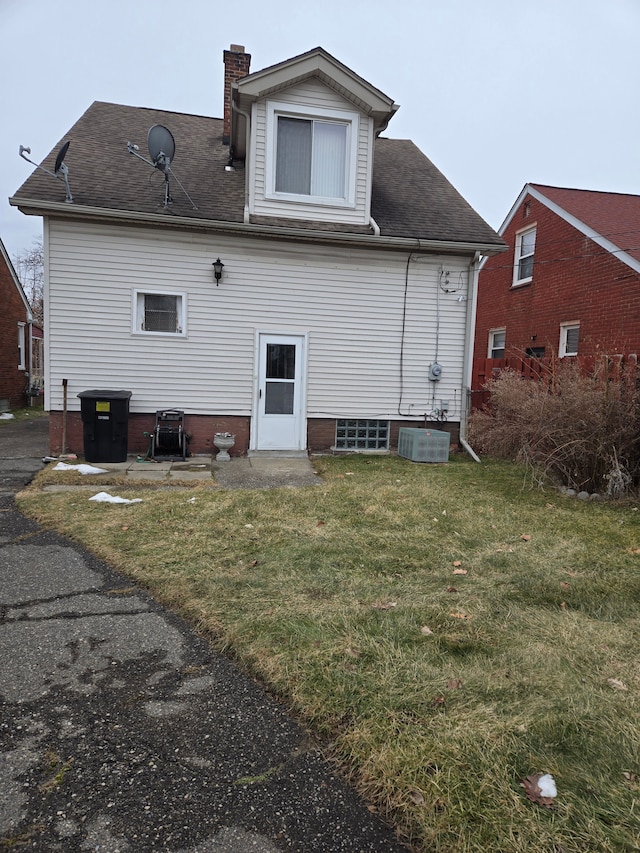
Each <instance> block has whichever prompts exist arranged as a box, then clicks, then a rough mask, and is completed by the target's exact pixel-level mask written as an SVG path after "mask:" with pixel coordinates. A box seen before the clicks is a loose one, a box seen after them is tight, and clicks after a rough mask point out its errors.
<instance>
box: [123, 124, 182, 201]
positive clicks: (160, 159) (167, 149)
mask: <svg viewBox="0 0 640 853" xmlns="http://www.w3.org/2000/svg"><path fill="white" fill-rule="evenodd" d="M147 148H148V149H149V156H150V158H151V159H150V160H147V158H146V157H143V156H142V154H138V151H139V150H140V149H139V148H138V146H137V145H134V144H133V142H127V150H128V151H129V154H133V156H134V157H137V158H138V159H139V160H142V162H143V163H146V164H147V165H148V166H153V168H154V169H158V170H159V171H160V172H162V173H163V175H164V204H163V207H165V208H166V207H168V206H169V205H170V204H172V203H173V199H172V198H171V192H170V189H169V175H172V176H173V177H174V178H175V181H176V183H177V184H178V186H179V187H180V189H181V190H182V192H183V193H184V194H185V195H186V197H187V198H188V199H189V201H190V202H191V205H192V207H193V209H194V210H197V209H198V208H197V207H196V206H195V204H194V203H193V199H192V198H191V196H190V195H189V193H188V192H187V191H186V190H185V188H184V187H183V186H182V184H181V183H180V181H179V180H178V178H177V177H176V174H175V172H174V171H173V169H172V168H171V163H172V162H173V158H174V156H175V153H176V143H175V141H174V138H173V135H172V133H171V131H170V130H169V129H168V128H166V127H164V125H161V124H154V125H153V127H150V128H149V132H148V133H147Z"/></svg>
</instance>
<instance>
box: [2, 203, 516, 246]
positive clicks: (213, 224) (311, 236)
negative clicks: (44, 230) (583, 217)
mask: <svg viewBox="0 0 640 853" xmlns="http://www.w3.org/2000/svg"><path fill="white" fill-rule="evenodd" d="M9 204H10V205H11V206H12V207H17V208H18V209H19V210H20V211H22V212H23V213H26V214H33V215H37V216H43V217H45V221H46V218H47V217H49V216H51V217H52V218H55V219H67V220H76V221H79V222H85V221H86V222H91V221H93V222H104V223H107V224H114V223H127V224H130V225H150V226H158V225H159V226H162V227H164V228H173V229H178V230H193V231H204V232H208V233H212V234H214V233H215V234H222V233H227V234H241V235H243V236H246V237H268V238H270V239H273V240H295V241H297V242H302V243H317V242H320V243H329V244H332V245H336V246H339V245H357V246H366V247H367V248H369V247H373V248H380V247H384V248H388V249H400V250H404V251H409V252H421V251H422V252H438V251H440V252H446V253H449V254H460V253H461V254H475V253H476V252H480V254H482V255H498V254H500V253H501V252H504V251H506V248H505V247H504V246H495V245H493V244H489V243H487V244H483V243H470V242H456V241H455V240H428V239H424V238H420V237H390V236H385V235H381V236H376V235H375V234H374V233H373V232H372V233H371V234H352V233H349V232H344V231H342V232H336V231H322V230H317V231H316V230H312V229H306V228H305V229H299V228H296V227H295V224H293V223H295V220H292V225H291V226H282V225H280V226H276V225H254V224H252V223H244V222H228V221H227V220H215V219H192V218H190V217H187V216H171V217H167V216H166V215H165V214H161V213H139V212H135V211H130V210H113V209H108V208H102V207H85V206H83V207H82V208H79V207H77V206H76V207H75V209H72V208H73V207H74V206H73V205H69V204H66V202H56V201H50V202H42V201H34V200H32V199H21V198H18V197H16V196H12V197H11V198H10V199H9Z"/></svg>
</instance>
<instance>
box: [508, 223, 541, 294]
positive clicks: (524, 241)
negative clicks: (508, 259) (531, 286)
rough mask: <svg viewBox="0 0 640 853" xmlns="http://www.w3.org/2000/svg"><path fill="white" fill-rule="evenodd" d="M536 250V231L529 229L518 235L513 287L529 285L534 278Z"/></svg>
mask: <svg viewBox="0 0 640 853" xmlns="http://www.w3.org/2000/svg"><path fill="white" fill-rule="evenodd" d="M535 248H536V229H535V227H533V228H527V229H526V231H519V232H518V233H517V234H516V248H515V253H514V262H513V286H514V287H515V286H517V285H519V284H527V282H529V281H531V279H532V278H533V255H534V252H535Z"/></svg>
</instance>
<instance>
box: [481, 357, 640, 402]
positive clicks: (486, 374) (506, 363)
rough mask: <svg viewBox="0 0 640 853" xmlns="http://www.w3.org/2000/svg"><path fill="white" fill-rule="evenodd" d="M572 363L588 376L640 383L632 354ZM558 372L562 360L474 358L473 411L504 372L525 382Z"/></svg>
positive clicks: (547, 378)
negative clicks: (508, 371)
mask: <svg viewBox="0 0 640 853" xmlns="http://www.w3.org/2000/svg"><path fill="white" fill-rule="evenodd" d="M571 363H572V364H578V365H579V367H580V369H581V370H582V371H583V372H584V373H586V374H594V373H596V372H597V371H600V372H601V374H602V376H603V377H606V378H607V379H609V380H612V381H620V380H623V379H624V380H626V381H630V382H633V383H634V384H636V386H637V385H638V383H640V365H639V364H638V356H637V355H635V354H631V355H597V356H595V355H590V356H575V357H572V358H571ZM557 369H558V360H557V359H553V358H529V357H527V356H522V357H520V356H511V357H509V358H474V360H473V372H472V375H471V408H472V409H482V408H483V407H484V406H485V405H487V403H488V402H489V399H490V397H491V393H490V391H488V390H487V387H486V385H487V382H489V381H490V380H491V379H496V378H497V377H498V376H499V375H500V373H501V372H502V371H503V370H513V371H515V372H516V373H519V374H520V375H521V376H522V378H523V379H529V380H534V381H537V382H541V381H545V382H549V381H551V379H552V377H553V375H554V372H555V371H556V370H557Z"/></svg>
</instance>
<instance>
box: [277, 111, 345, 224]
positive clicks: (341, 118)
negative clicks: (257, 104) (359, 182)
mask: <svg viewBox="0 0 640 853" xmlns="http://www.w3.org/2000/svg"><path fill="white" fill-rule="evenodd" d="M279 116H285V117H287V118H298V119H309V120H313V119H322V120H324V121H333V122H339V123H343V124H346V125H347V146H346V148H347V162H346V164H345V191H346V196H345V197H344V198H324V197H322V196H313V195H298V194H294V193H282V192H276V148H277V132H278V118H279ZM359 123H360V115H359V114H358V113H356V112H351V111H350V110H331V111H327V110H323V109H320V108H319V107H310V106H304V107H302V106H300V107H298V106H296V105H295V104H288V103H283V102H280V101H269V102H268V103H267V157H266V164H265V165H266V170H265V196H266V198H269V199H274V200H279V201H292V202H296V203H298V204H308V205H316V206H317V205H322V206H329V207H355V206H356V172H357V163H358V136H359V126H360V125H359Z"/></svg>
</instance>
